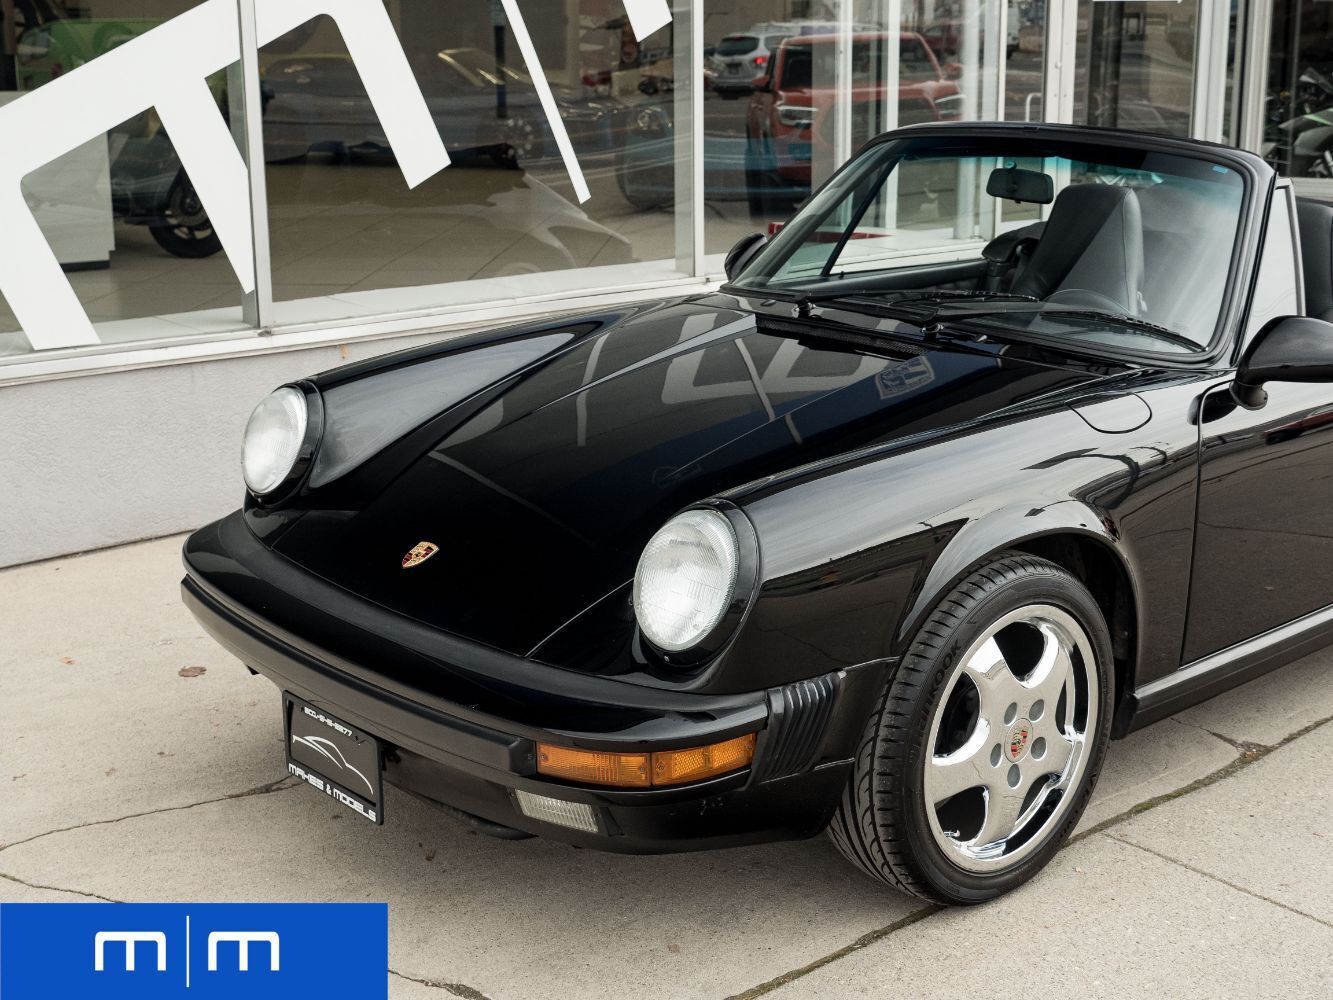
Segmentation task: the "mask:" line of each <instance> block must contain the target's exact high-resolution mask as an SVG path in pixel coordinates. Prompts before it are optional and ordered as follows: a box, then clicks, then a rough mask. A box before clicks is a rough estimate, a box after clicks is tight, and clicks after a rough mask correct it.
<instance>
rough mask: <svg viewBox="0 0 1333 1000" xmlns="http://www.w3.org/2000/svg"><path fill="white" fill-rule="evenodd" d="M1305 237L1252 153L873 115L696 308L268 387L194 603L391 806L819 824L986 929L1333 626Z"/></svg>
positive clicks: (1329, 440)
mask: <svg viewBox="0 0 1333 1000" xmlns="http://www.w3.org/2000/svg"><path fill="white" fill-rule="evenodd" d="M923 192H932V193H933V197H926V196H925V195H924V194H923ZM1331 236H1333V208H1330V207H1328V206H1324V205H1318V204H1314V203H1306V202H1298V201H1297V199H1295V197H1294V195H1293V193H1292V191H1291V188H1290V186H1289V184H1287V183H1286V182H1284V181H1281V180H1280V179H1278V178H1277V177H1276V176H1275V174H1274V172H1273V170H1272V168H1271V167H1270V166H1269V165H1268V164H1266V163H1265V162H1264V161H1263V160H1262V159H1261V158H1259V157H1257V156H1254V155H1252V154H1249V153H1246V152H1243V151H1238V150H1235V149H1229V148H1225V147H1221V146H1215V145H1210V144H1206V143H1201V142H1193V141H1187V140H1180V139H1169V138H1165V137H1153V136H1147V135H1139V134H1134V133H1128V132H1108V131H1104V130H1098V129H1091V128H1077V127H1071V126H1027V125H1003V124H966V125H961V124H945V125H940V124H930V125H920V126H914V127H910V128H905V129H900V130H897V131H894V132H890V133H887V134H885V135H883V136H881V137H879V138H878V139H876V140H874V141H872V142H871V143H870V144H868V145H867V146H866V147H865V148H864V149H863V150H862V151H861V152H860V153H859V154H857V155H856V156H855V157H853V158H852V160H851V161H850V162H849V163H847V164H846V165H845V166H844V167H843V168H842V169H841V170H840V171H839V172H838V173H837V174H835V175H834V177H833V178H832V179H831V180H830V181H829V182H828V183H827V184H826V185H824V187H823V188H822V189H821V190H820V191H819V192H818V193H817V194H816V195H815V196H813V197H812V198H811V200H810V201H809V203H808V204H806V205H805V206H804V207H803V208H802V209H801V210H800V211H798V212H797V213H796V215H795V216H794V217H793V218H792V220H791V221H790V222H789V223H788V224H787V225H786V226H784V227H783V228H782V230H781V231H780V232H779V233H778V234H777V235H776V236H775V237H774V238H773V239H772V240H771V241H770V240H767V239H766V237H764V236H762V235H759V234H756V235H754V236H750V237H747V238H745V239H744V240H742V241H741V242H740V243H738V244H737V245H736V247H735V248H734V249H733V251H732V252H731V254H729V255H728V259H727V274H728V283H727V284H726V285H724V286H723V287H722V288H721V290H720V291H717V292H712V293H708V294H700V295H695V296H692V297H689V298H684V299H674V300H666V301H661V302H657V303H651V304H640V305H633V306H625V307H622V308H609V309H604V310H600V311H598V312H595V313H589V314H586V315H576V316H565V317H560V318H554V319H547V320H542V321H538V322H533V323H530V324H527V325H525V326H521V327H515V328H510V329H505V330H498V331H494V332H488V333H482V334H477V335H472V336H468V337H463V338H460V339H452V340H446V341H443V342H441V343H436V344H429V345H425V346H421V347H417V348H413V349H411V350H409V351H406V352H401V353H398V354H392V355H388V356H385V357H381V358H376V359H373V360H369V361H364V362H359V363H357V364H353V365H350V366H346V367H343V368H339V369H335V370H333V371H330V372H325V373H323V374H321V375H316V376H314V377H311V378H308V379H302V380H297V381H294V382H292V383H289V384H287V385H285V386H282V387H280V388H279V389H277V391H276V392H275V393H274V394H273V395H272V396H270V397H269V398H268V399H266V400H265V401H264V402H263V403H261V404H260V406H259V407H258V408H257V409H256V410H255V413H254V415H253V416H252V417H251V419H250V422H249V424H248V426H247V428H246V433H245V438H244V443H243V456H244V462H243V471H244V478H245V481H246V484H247V493H246V496H245V499H244V504H243V507H242V509H240V510H238V511H236V512H235V513H233V514H231V515H229V516H227V517H225V518H223V519H221V520H220V521H217V522H215V523H213V524H210V525H207V526H206V527H203V528H201V529H199V530H198V531H197V532H196V533H194V534H193V535H192V536H191V537H190V538H189V540H188V541H187V542H186V545H185V551H184V559H185V565H186V576H185V579H184V581H183V594H184V599H185V602H186V603H187V605H188V606H189V607H190V609H191V610H192V612H193V613H194V614H195V615H196V616H197V618H198V619H199V621H200V622H201V623H202V625H203V627H204V628H205V629H206V630H207V631H208V632H209V633H210V634H211V635H213V636H214V637H215V638H216V639H217V640H218V641H219V642H220V643H221V644H222V645H223V646H224V647H226V648H227V649H228V650H230V651H232V652H233V653H234V654H235V655H236V656H237V657H239V658H240V659H241V660H242V661H243V662H244V663H245V664H247V665H248V666H249V667H250V668H251V670H252V671H255V672H257V673H260V674H262V675H264V676H265V677H267V678H269V679H270V680H272V681H273V682H274V683H275V684H276V685H277V688H278V690H279V691H280V692H281V699H280V700H279V699H278V698H276V697H275V703H278V704H279V705H280V707H281V711H282V712H283V720H284V726H285V734H286V736H285V744H286V748H287V749H286V760H287V766H288V769H289V772H290V773H291V774H293V775H295V776H296V777H298V778H299V779H301V780H302V781H304V782H308V783H309V784H311V785H313V786H314V787H316V788H317V789H319V790H320V791H321V792H322V793H324V794H327V795H329V796H331V797H332V798H334V799H335V800H336V801H338V802H339V803H341V804H342V805H345V806H347V807H349V808H350V809H352V810H354V811H355V812H356V813H357V814H359V815H361V816H363V817H365V818H367V819H369V820H372V821H374V822H376V823H382V822H384V819H385V807H386V802H385V797H384V796H385V786H386V785H395V786H398V787H401V788H406V789H410V790H411V791H413V792H414V793H416V794H418V795H421V796H424V797H426V798H428V799H431V800H433V801H435V802H436V803H439V804H440V805H441V806H442V807H443V808H444V810H445V811H446V812H447V813H449V814H451V815H452V816H454V817H456V818H458V819H461V820H464V821H466V822H468V823H470V824H472V825H473V826H474V827H475V828H477V829H479V830H482V831H485V832H487V833H492V834H496V835H498V836H502V837H521V836H526V835H542V836H548V837H553V838H558V839H561V840H564V841H567V842H569V843H573V844H576V845H580V846H583V847H593V848H599V849H603V850H609V851H624V852H641V853H647V852H664V851H683V850H693V849H704V848H717V847H724V846H731V845H740V844H751V843H756V842H761V841H768V840H775V839H791V838H801V837H809V836H813V835H815V834H818V833H820V832H821V831H825V830H827V831H829V832H830V834H831V836H832V839H833V841H834V843H835V844H836V845H837V846H838V848H839V849H840V850H841V851H842V852H843V853H844V854H845V855H846V856H847V857H848V858H849V859H850V860H851V862H852V863H853V864H854V865H855V866H856V867H858V868H860V869H861V870H863V871H864V872H865V873H867V874H869V875H870V876H872V877H873V878H876V879H878V880H880V881H881V882H883V883H885V884H887V885H889V886H893V887H896V888H898V889H902V890H905V891H908V892H911V893H915V894H917V895H920V896H922V897H925V898H928V899H932V900H937V901H940V902H945V903H977V902H982V901H985V900H988V899H991V898H994V897H996V896H998V895H1000V894H1001V893H1004V892H1006V891H1008V890H1009V889H1012V888H1014V887H1015V886H1017V885H1019V884H1021V883H1023V882H1024V881H1025V880H1027V879H1029V878H1031V877H1032V876H1033V875H1034V874H1036V873H1037V872H1038V871H1039V870H1040V869H1041V868H1042V866H1044V865H1045V864H1046V863H1047V862H1048V861H1049V860H1050V859H1051V858H1052V856H1053V855H1054V854H1055V852H1056V851H1057V850H1058V849H1059V848H1060V846H1061V845H1062V844H1063V843H1064V842H1065V841H1066V840H1067V838H1068V837H1069V835H1070V833H1071V831H1072V830H1073V829H1074V828H1075V826H1076V825H1077V824H1078V822H1079V819H1080V817H1081V816H1082V814H1083V812H1084V809H1085V807H1086V806H1087V804H1088V801H1089V798H1090V796H1091V795H1092V793H1093V789H1094V787H1095V784H1096V781H1097V777H1098V775H1099V773H1100V772H1101V770H1102V767H1103V764H1104V762H1105V760H1106V757H1107V754H1108V752H1112V740H1113V739H1115V738H1118V737H1122V736H1124V735H1126V734H1127V733H1129V732H1130V731H1132V730H1134V729H1136V728H1138V727H1141V726H1143V725H1145V724H1147V723H1150V722H1153V721H1154V720H1157V719H1161V718H1163V717H1165V716H1167V715H1169V714H1171V713H1173V712H1175V711H1177V710H1179V709H1181V708H1183V707H1185V706H1187V705H1189V704H1191V703H1193V702H1195V701H1198V700H1200V699H1202V698H1205V697H1207V696H1209V695H1211V694H1214V693H1216V692H1218V691H1220V690H1223V689H1225V688H1227V687H1230V686H1232V685H1235V684H1237V683H1239V682H1241V681H1243V680H1246V679H1249V678H1251V677H1254V676H1256V675H1257V674H1260V673H1262V672H1263V671H1265V670H1268V669H1271V668H1273V667H1275V666H1277V665H1279V664H1281V663H1283V662H1286V661H1288V660H1290V659H1293V658H1295V657H1296V656H1298V655H1301V654H1302V653H1304V652H1307V651H1309V650H1310V649H1312V648H1314V647H1315V646H1317V645H1320V644H1323V643H1325V642H1327V641H1329V639H1330V637H1333V542H1330V539H1333V477H1329V476H1326V475H1322V474H1319V473H1318V471H1317V470H1319V469H1323V468H1325V467H1327V466H1328V465H1330V464H1331V463H1333V423H1330V422H1329V421H1328V420H1327V419H1326V414H1327V413H1328V412H1329V408H1330V406H1333V325H1330V324H1329V323H1327V322H1325V320H1326V319H1327V318H1329V317H1333V261H1330V257H1329V252H1328V247H1329V246H1330V245H1331V240H1330V237H1331ZM387 807H388V809H389V811H390V812H392V811H393V809H394V807H395V802H394V799H393V798H392V797H390V798H389V800H388V802H387Z"/></svg>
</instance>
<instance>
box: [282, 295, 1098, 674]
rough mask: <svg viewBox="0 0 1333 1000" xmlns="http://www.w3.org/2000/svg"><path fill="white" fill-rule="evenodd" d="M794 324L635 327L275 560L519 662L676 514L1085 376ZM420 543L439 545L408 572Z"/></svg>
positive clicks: (721, 319) (462, 431) (334, 514)
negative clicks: (812, 333) (850, 338)
mask: <svg viewBox="0 0 1333 1000" xmlns="http://www.w3.org/2000/svg"><path fill="white" fill-rule="evenodd" d="M805 329H808V328H807V327H805V326H798V325H797V324H795V323H794V322H793V321H791V320H790V319H787V320H782V319H776V318H775V319H767V318H764V317H759V318H758V319H757V318H756V316H755V314H754V313H752V312H749V311H747V310H745V309H743V308H740V307H739V304H738V303H737V301H736V300H734V299H732V298H730V297H729V296H721V295H719V296H713V297H710V298H708V299H704V300H694V301H686V302H682V303H675V304H670V305H666V306H662V307H658V308H654V309H649V310H645V311H641V312H638V313H636V314H632V315H631V316H630V317H629V318H628V319H626V320H624V321H622V322H620V323H617V324H613V325H611V326H610V327H607V328H602V329H600V330H598V331H596V332H594V333H592V334H589V335H586V336H584V337H582V338H580V339H577V340H575V341H573V342H572V343H571V344H570V345H569V346H568V347H566V348H564V349H562V350H560V351H559V352H557V353H556V354H554V355H553V356H549V357H547V358H546V359H544V360H542V361H541V362H540V363H538V364H536V365H534V366H532V367H530V368H529V369H527V370H525V371H524V372H522V373H521V374H519V375H518V376H516V377H514V378H513V379H511V380H509V382H508V383H507V384H506V385H505V387H504V388H503V389H502V390H492V391H493V393H498V394H495V395H494V398H493V399H492V400H491V401H490V402H489V403H487V404H486V405H484V406H480V407H478V406H477V405H476V403H475V401H474V404H473V408H472V412H471V414H470V415H469V416H468V417H467V418H466V419H462V420H461V422H457V423H456V425H455V426H454V427H453V428H452V429H450V430H449V431H448V432H447V433H442V434H441V436H440V437H439V438H438V439H435V440H433V441H432V442H431V443H430V444H429V447H427V448H425V449H424V451H423V450H422V449H421V447H420V446H417V448H416V450H415V451H414V452H413V453H412V455H411V456H410V457H408V458H407V459H405V460H404V461H402V462H401V463H399V464H398V465H397V466H396V467H395V469H394V473H393V475H392V476H386V477H385V479H386V481H385V482H383V483H382V484H376V486H375V488H374V489H373V490H372V491H371V492H372V494H373V495H372V496H371V498H370V499H369V500H367V501H365V502H364V503H363V504H362V505H361V506H360V507H359V508H358V509H355V510H337V511H328V510H312V511H311V512H309V513H307V514H305V515H304V516H302V517H300V518H299V519H298V520H297V521H296V522H295V523H294V524H293V525H292V526H291V527H290V528H289V529H288V530H287V531H286V532H285V533H284V534H282V535H281V536H280V537H279V538H278V539H277V541H276V542H275V543H274V545H275V548H276V549H277V550H278V551H280V552H281V553H282V554H283V555H285V556H287V557H288V558H290V559H292V560H294V561H295V562H297V563H299V564H301V565H303V566H305V567H306V568H308V569H310V570H312V571H314V572H316V573H318V574H320V575H322V576H324V577H325V578H327V579H329V580H331V581H333V582H334V583H337V584H339V585H340V586H342V587H344V588H346V589H348V590H351V591H354V592H356V593H357V594H359V595H361V596H363V597H365V598H367V599H369V600H372V601H375V602H377V603H379V604H381V605H383V606H385V607H388V608H390V609H392V610H395V611H397V612H400V613H402V614H405V615H409V616H411V617H413V618H416V619H418V620H420V621H423V622H426V623H428V624H430V625H433V626H435V627H438V628H441V629H443V630H446V631H448V632H451V633H454V634H457V635H460V636H464V637H467V638H471V639H474V640H477V641H480V642H484V643H487V644H489V645H492V646H495V647H498V648H501V649H505V650H508V651H510V652H514V653H518V654H529V653H531V652H532V651H533V650H534V649H536V648H537V647H538V646H539V645H540V644H541V643H542V642H543V640H544V639H546V638H548V637H549V636H551V635H552V634H553V633H554V632H556V631H557V630H558V629H560V627H561V626H563V625H564V624H566V623H567V622H569V621H570V620H571V619H573V618H574V617H576V616H577V615H579V614H580V612H583V611H584V610H585V609H588V608H589V607H591V606H592V605H593V604H595V603H596V602H598V601H599V600H600V599H602V598H604V597H607V596H608V595H610V594H612V593H613V592H616V591H618V590H621V589H622V588H624V587H625V585H626V584H627V582H628V581H630V580H631V579H632V577H633V573H634V567H635V564H636V561H637V559H638V556H639V552H640V550H641V549H642V547H643V545H644V543H645V542H646V541H647V540H648V538H649V537H650V536H651V535H652V533H653V532H654V531H656V530H657V528H659V527H660V526H661V525H662V523H663V522H664V521H666V520H667V519H668V518H669V517H670V516H671V515H672V514H674V513H675V512H677V511H679V510H680V509H681V508H683V507H686V506H688V505H690V504H692V503H695V502H698V501H700V500H703V499H706V498H709V497H712V496H716V495H718V494H719V493H722V492H724V491H726V490H729V489H733V488H735V487H738V486H741V485H744V484H746V483H748V482H751V481H753V480H755V479H759V478H761V477H764V476H769V475H773V474H776V473H779V472H783V471H786V470H789V469H792V468H794V467H796V466H800V465H802V464H805V463H807V462H812V461H816V460H822V459H827V458H829V457H833V456H836V455H838V454H842V453H845V452H848V451H851V450H854V449H859V448H863V447H866V446H872V445H877V444H883V443H886V442H889V441H892V440H894V439H895V438H900V437H903V436H907V435H918V434H921V433H922V432H927V431H932V430H938V429H941V428H945V427H949V426H951V425H957V424H961V423H967V422H973V421H976V420H978V419H985V418H988V417H994V416H996V415H998V414H1000V413H1002V412H1003V411H1006V410H1010V409H1012V408H1014V407H1015V406H1016V405H1020V404H1024V403H1026V402H1030V401H1032V400H1034V399H1037V398H1040V397H1048V396H1049V395H1050V394H1051V393H1053V392H1058V391H1059V390H1061V389H1077V388H1078V387H1080V386H1084V385H1086V383H1088V382H1089V381H1090V380H1092V379H1093V378H1094V377H1095V376H1094V375H1092V374H1089V373H1088V372H1086V371H1082V370H1078V369H1074V368H1065V367H1060V366H1055V365H1050V364H1045V363H1040V362H1037V361H1033V360H1016V359H1015V358H1013V357H1010V356H1006V353H1005V351H1004V350H1001V349H990V348H987V349H971V348H968V349H963V348H947V347H944V346H940V347H937V348H934V349H928V348H926V347H918V346H915V345H913V344H911V343H908V342H901V343H897V345H896V346H895V342H893V341H870V340H868V339H867V338H864V337H862V338H856V339H858V340H859V343H855V344H853V343H848V342H842V341H839V340H834V339H827V338H825V337H819V338H813V337H808V336H802V335H801V331H803V330H805ZM500 343H503V341H501V342H500ZM880 343H883V345H884V346H883V347H882V348H881V347H880V346H879V344H880ZM459 363H460V364H462V363H465V362H462V361H460V362H459ZM384 405H385V406H386V407H388V406H391V405H392V400H391V399H385V401H384ZM312 506H317V505H312ZM830 513H831V514H833V513H835V512H830ZM421 542H427V543H430V545H432V546H435V547H437V548H438V551H437V552H435V553H434V554H433V555H431V557H430V558H429V559H427V560H425V561H424V562H421V563H420V564H418V565H415V566H413V567H411V568H404V566H403V560H404V557H405V555H406V554H407V553H408V552H409V551H410V550H412V549H413V548H414V547H415V546H417V545H418V544H419V543H421Z"/></svg>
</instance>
